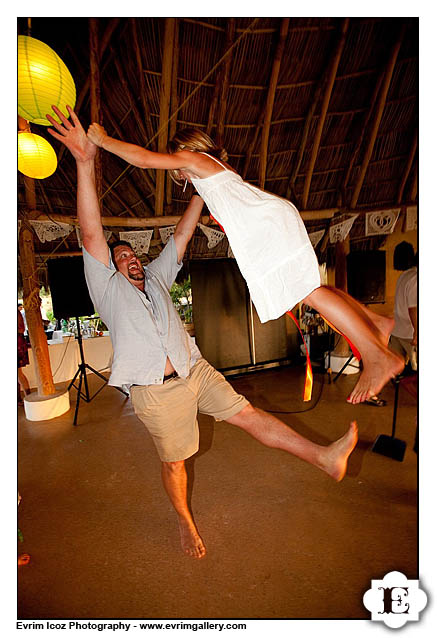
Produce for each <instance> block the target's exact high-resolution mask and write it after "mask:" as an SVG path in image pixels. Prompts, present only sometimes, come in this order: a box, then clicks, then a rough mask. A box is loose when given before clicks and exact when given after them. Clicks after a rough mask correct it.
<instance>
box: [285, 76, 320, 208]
mask: <svg viewBox="0 0 437 638" xmlns="http://www.w3.org/2000/svg"><path fill="white" fill-rule="evenodd" d="M323 84H324V80H322V81H321V82H319V84H318V85H317V88H316V90H315V92H314V97H313V100H312V103H311V106H310V109H309V111H308V113H307V116H306V118H305V124H304V127H303V131H302V138H301V140H300V145H299V150H298V152H297V156H296V160H295V163H294V166H293V171H292V173H291V176H290V180H289V183H288V185H287V194H286V198H287V199H290V198H291V197H292V196H295V195H294V184H295V182H296V178H297V177H298V175H299V170H300V167H301V164H302V159H303V154H304V151H305V147H306V144H307V141H308V135H309V132H310V127H311V122H312V120H313V117H314V113H315V110H316V106H317V104H318V103H319V100H320V95H321V93H322V88H323Z"/></svg>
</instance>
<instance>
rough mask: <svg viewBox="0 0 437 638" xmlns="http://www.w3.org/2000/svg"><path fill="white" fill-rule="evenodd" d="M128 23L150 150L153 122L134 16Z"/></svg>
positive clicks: (153, 141) (153, 145)
mask: <svg viewBox="0 0 437 638" xmlns="http://www.w3.org/2000/svg"><path fill="white" fill-rule="evenodd" d="M129 24H130V27H131V33H132V43H133V49H134V52H135V60H136V66H137V72H138V78H139V83H140V100H141V106H142V108H143V116H144V121H145V123H146V124H145V125H146V130H147V137H146V139H148V140H152V141H151V143H150V146H151V149H150V150H152V151H155V150H156V142H155V139H154V138H153V124H152V118H151V117H150V107H149V104H148V101H147V89H146V82H145V77H144V70H143V58H142V55H141V49H140V46H139V43H138V29H137V20H136V18H129Z"/></svg>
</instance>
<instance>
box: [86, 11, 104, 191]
mask: <svg viewBox="0 0 437 638" xmlns="http://www.w3.org/2000/svg"><path fill="white" fill-rule="evenodd" d="M88 24H89V43H90V118H91V122H97V123H98V124H100V125H102V124H103V117H102V104H101V95H100V66H99V64H100V55H99V51H100V45H99V20H98V18H89V21H88ZM94 166H95V171H96V192H97V197H98V198H99V199H100V197H101V195H102V192H103V188H102V186H103V164H102V151H101V150H100V148H98V149H97V153H96V157H95V160H94Z"/></svg>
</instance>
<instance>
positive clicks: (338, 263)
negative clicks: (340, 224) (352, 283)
mask: <svg viewBox="0 0 437 638" xmlns="http://www.w3.org/2000/svg"><path fill="white" fill-rule="evenodd" d="M348 253H349V238H348V237H347V238H346V239H345V240H344V241H338V242H337V243H336V244H335V287H336V288H338V289H339V290H343V291H344V292H347V255H348ZM335 354H336V355H337V356H339V357H347V356H349V345H348V343H347V341H346V339H344V338H343V337H341V338H340V339H339V341H338V344H337V347H336V348H335Z"/></svg>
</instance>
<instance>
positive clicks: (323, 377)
mask: <svg viewBox="0 0 437 638" xmlns="http://www.w3.org/2000/svg"><path fill="white" fill-rule="evenodd" d="M324 385H325V374H324V373H323V375H322V382H321V384H320V392H319V395H318V397H317V399H316V400H315V402H314V403H313V404H312V405H311V406H310V407H308V408H305V409H304V410H265V409H264V408H260V409H261V410H264V412H269V413H270V414H300V413H301V412H309V411H310V410H314V408H315V407H316V406H317V404H318V403H319V401H320V399H321V397H322V392H323V388H324ZM259 407H260V406H259V405H257V408H259Z"/></svg>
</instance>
